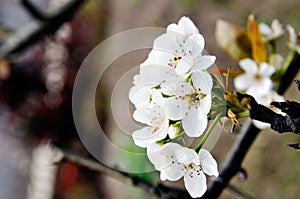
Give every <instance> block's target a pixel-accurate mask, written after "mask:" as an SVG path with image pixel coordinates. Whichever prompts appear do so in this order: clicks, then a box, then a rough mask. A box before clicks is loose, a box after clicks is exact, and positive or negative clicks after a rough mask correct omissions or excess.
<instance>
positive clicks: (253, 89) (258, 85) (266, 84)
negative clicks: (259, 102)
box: [246, 77, 273, 98]
mask: <svg viewBox="0 0 300 199" xmlns="http://www.w3.org/2000/svg"><path fill="white" fill-rule="evenodd" d="M272 87H273V82H272V80H271V79H270V78H268V77H267V78H262V79H261V80H259V81H256V82H253V83H252V84H251V86H250V87H249V88H248V89H247V91H246V93H247V94H249V95H252V96H253V97H257V98H259V97H261V96H263V95H265V94H267V93H268V92H270V91H271V89H272Z"/></svg>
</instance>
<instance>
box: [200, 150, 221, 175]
mask: <svg viewBox="0 0 300 199" xmlns="http://www.w3.org/2000/svg"><path fill="white" fill-rule="evenodd" d="M199 159H200V163H201V165H202V169H203V172H204V173H206V174H207V175H210V176H215V177H218V175H219V172H218V164H217V161H216V160H215V159H214V158H213V156H212V155H211V154H210V153H209V151H207V150H206V149H200V151H199Z"/></svg>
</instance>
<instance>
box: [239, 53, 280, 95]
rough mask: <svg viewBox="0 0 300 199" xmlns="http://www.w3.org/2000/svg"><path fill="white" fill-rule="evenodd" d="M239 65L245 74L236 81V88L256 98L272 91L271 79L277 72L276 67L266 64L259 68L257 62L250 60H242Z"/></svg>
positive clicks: (260, 65)
mask: <svg viewBox="0 0 300 199" xmlns="http://www.w3.org/2000/svg"><path fill="white" fill-rule="evenodd" d="M239 64H240V67H241V68H242V69H243V70H244V71H245V73H243V74H241V75H239V76H237V77H236V78H235V79H234V86H235V88H237V89H238V90H244V91H246V93H247V94H250V93H251V94H254V96H253V97H255V98H256V97H260V96H263V95H265V94H267V93H268V92H270V91H271V89H272V87H273V82H272V80H271V78H270V77H271V75H272V74H273V73H274V72H275V67H274V66H272V65H270V64H268V63H266V62H262V63H260V64H259V66H257V64H256V63H255V61H254V60H252V59H250V58H246V59H243V60H241V61H240V62H239Z"/></svg>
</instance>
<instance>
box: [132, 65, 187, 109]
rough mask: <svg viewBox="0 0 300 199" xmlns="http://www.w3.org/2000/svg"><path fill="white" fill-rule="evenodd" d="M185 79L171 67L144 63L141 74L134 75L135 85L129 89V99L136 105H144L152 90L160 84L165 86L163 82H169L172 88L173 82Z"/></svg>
mask: <svg viewBox="0 0 300 199" xmlns="http://www.w3.org/2000/svg"><path fill="white" fill-rule="evenodd" d="M178 81H184V80H183V79H181V78H178V77H176V72H175V71H174V70H173V69H171V68H170V67H167V66H164V65H159V64H148V65H146V64H144V65H141V66H140V74H138V75H135V76H134V86H133V87H132V88H131V89H130V91H129V99H130V101H131V102H132V103H133V104H134V105H135V106H136V107H138V106H140V105H143V104H145V103H148V102H149V99H150V95H151V94H150V92H149V91H150V90H151V89H152V88H154V87H157V86H158V85H161V86H160V87H163V85H162V84H164V83H165V82H169V83H168V85H169V88H168V89H165V90H171V87H170V86H171V83H170V82H172V83H176V82H178Z"/></svg>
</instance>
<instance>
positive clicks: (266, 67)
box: [258, 62, 275, 77]
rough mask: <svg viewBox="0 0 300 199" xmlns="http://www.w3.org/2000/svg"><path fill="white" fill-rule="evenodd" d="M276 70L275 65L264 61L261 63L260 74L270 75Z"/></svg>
mask: <svg viewBox="0 0 300 199" xmlns="http://www.w3.org/2000/svg"><path fill="white" fill-rule="evenodd" d="M274 72H275V67H274V66H272V65H270V64H268V63H266V62H263V63H261V64H260V65H259V69H258V74H260V75H263V76H265V77H270V76H271V75H272V74H273V73H274Z"/></svg>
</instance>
